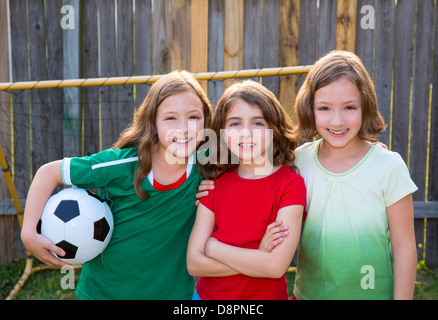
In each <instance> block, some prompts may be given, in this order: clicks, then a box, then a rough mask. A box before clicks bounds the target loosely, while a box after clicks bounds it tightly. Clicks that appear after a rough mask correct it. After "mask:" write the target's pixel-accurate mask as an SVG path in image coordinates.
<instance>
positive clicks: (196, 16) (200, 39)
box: [190, 0, 208, 92]
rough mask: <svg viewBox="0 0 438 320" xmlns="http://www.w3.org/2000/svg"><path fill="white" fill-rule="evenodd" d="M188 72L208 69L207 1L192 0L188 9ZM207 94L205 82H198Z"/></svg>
mask: <svg viewBox="0 0 438 320" xmlns="http://www.w3.org/2000/svg"><path fill="white" fill-rule="evenodd" d="M190 16H191V27H190V56H191V58H190V60H191V63H190V64H191V65H190V71H191V72H206V71H207V69H208V65H207V61H208V49H207V47H208V1H205V0H192V3H191V7H190ZM200 83H201V86H202V88H203V89H204V91H205V92H207V81H205V80H204V81H200Z"/></svg>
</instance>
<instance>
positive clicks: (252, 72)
mask: <svg viewBox="0 0 438 320" xmlns="http://www.w3.org/2000/svg"><path fill="white" fill-rule="evenodd" d="M310 67H311V66H295V67H280V68H262V69H249V70H234V71H220V72H198V73H193V76H194V77H195V78H196V79H197V80H219V79H232V78H249V77H267V76H279V75H287V74H301V73H307V72H309V70H310ZM162 76H163V75H153V76H152V75H147V76H132V77H110V78H88V79H67V80H45V81H22V82H0V90H2V91H6V90H24V89H50V88H67V87H90V86H106V85H121V84H138V83H154V82H156V81H157V80H158V79H160V78H161V77H162Z"/></svg>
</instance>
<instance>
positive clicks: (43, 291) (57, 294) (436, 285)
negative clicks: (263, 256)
mask: <svg viewBox="0 0 438 320" xmlns="http://www.w3.org/2000/svg"><path fill="white" fill-rule="evenodd" d="M38 265H39V264H38V262H37V260H36V259H34V267H35V266H38ZM24 266H25V260H24V259H16V260H14V261H13V262H12V263H9V264H6V265H1V266H0V300H4V299H6V297H7V296H8V295H9V293H10V292H11V290H12V289H13V288H14V285H15V283H16V282H17V280H18V279H19V278H20V277H21V275H22V274H23V270H24ZM80 273H81V270H80V269H79V270H74V275H75V284H77V282H78V280H79V276H80ZM67 275H68V273H61V270H59V269H54V270H43V271H39V272H36V273H34V274H32V276H31V277H30V278H29V279H28V280H27V282H26V283H25V285H24V287H23V288H22V289H21V290H20V291H19V293H18V294H17V296H15V298H14V299H15V300H77V297H76V296H75V294H74V290H73V289H62V287H61V280H62V278H63V277H65V276H67ZM286 277H287V280H288V283H289V285H288V290H289V292H290V294H292V290H293V283H294V280H295V273H292V272H291V273H287V275H286ZM414 299H415V300H438V268H435V269H428V268H422V269H419V270H418V271H417V281H416V284H415V293H414Z"/></svg>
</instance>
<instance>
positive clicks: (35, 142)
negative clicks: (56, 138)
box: [28, 0, 48, 176]
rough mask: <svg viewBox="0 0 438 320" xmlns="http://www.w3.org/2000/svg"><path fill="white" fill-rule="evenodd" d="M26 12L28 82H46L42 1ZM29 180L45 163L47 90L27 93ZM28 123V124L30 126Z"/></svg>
mask: <svg viewBox="0 0 438 320" xmlns="http://www.w3.org/2000/svg"><path fill="white" fill-rule="evenodd" d="M28 10H29V14H28V16H29V39H32V41H29V64H30V68H29V70H30V74H29V76H30V80H31V81H35V80H47V75H46V59H45V56H46V47H45V41H46V39H45V34H46V25H45V21H44V16H45V12H44V1H43V0H35V1H30V2H28ZM30 97H31V104H30V106H31V110H30V112H31V122H30V123H31V124H32V127H31V134H32V136H31V141H32V144H31V156H32V166H31V172H30V174H31V176H33V175H34V174H35V172H36V170H38V168H39V167H41V166H42V165H43V164H45V163H46V162H48V157H47V152H48V150H47V149H48V146H47V142H48V119H47V97H48V92H47V90H44V89H42V90H31V91H30ZM30 123H29V124H30Z"/></svg>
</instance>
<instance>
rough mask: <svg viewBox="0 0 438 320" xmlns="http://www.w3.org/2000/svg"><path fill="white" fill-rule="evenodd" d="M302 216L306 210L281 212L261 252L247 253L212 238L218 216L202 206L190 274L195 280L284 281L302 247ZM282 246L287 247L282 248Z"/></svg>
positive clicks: (192, 243) (191, 242)
mask: <svg viewBox="0 0 438 320" xmlns="http://www.w3.org/2000/svg"><path fill="white" fill-rule="evenodd" d="M302 216H303V207H302V206H299V205H294V206H288V207H284V208H282V209H280V210H279V211H278V213H277V221H276V222H275V223H273V224H271V225H269V226H268V228H267V231H266V234H265V236H264V237H263V240H262V242H261V244H260V247H259V249H245V248H240V247H235V246H231V245H227V244H225V243H221V242H220V241H218V240H217V239H215V238H213V237H211V234H212V233H213V229H214V225H215V218H214V213H213V212H212V211H211V210H209V209H207V208H206V207H205V206H203V205H202V204H200V205H199V206H198V211H197V214H196V221H195V224H194V227H193V230H192V234H191V236H190V240H189V244H188V249H187V268H188V271H189V273H190V274H191V275H193V276H203V277H224V276H231V275H235V274H245V275H247V276H250V277H262V278H280V277H281V276H283V275H284V273H285V272H286V271H287V268H288V267H289V265H290V262H291V261H292V258H293V256H294V253H295V250H296V248H297V246H298V241H299V238H300V230H301V221H302ZM282 223H283V224H282ZM281 224H282V225H281ZM280 225H281V226H280ZM286 226H288V227H286ZM286 228H288V229H289V230H288V231H286ZM280 243H283V244H282V245H281V246H279V245H278V244H280Z"/></svg>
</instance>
